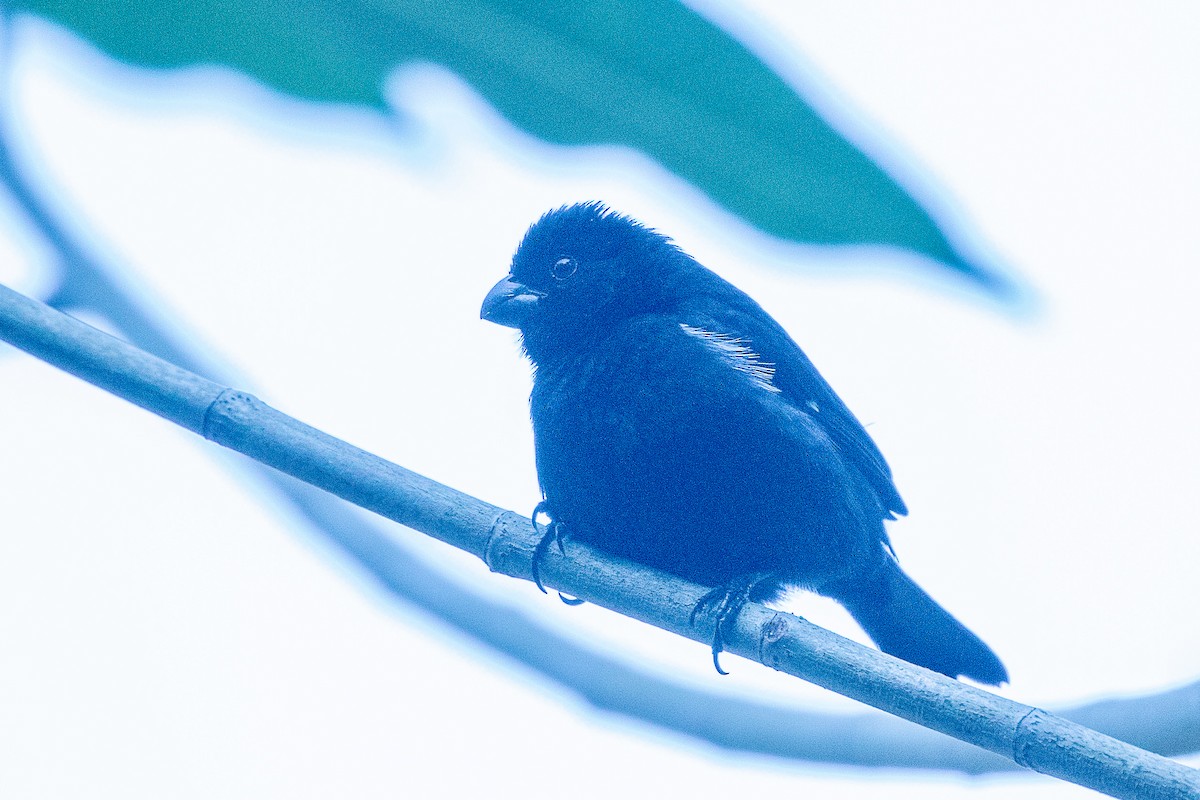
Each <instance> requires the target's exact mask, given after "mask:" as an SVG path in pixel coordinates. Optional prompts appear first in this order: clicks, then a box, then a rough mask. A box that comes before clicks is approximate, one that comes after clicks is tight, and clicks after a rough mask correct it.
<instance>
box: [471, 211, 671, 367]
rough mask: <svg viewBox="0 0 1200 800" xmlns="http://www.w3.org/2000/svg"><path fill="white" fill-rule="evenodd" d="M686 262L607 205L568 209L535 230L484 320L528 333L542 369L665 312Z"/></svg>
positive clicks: (487, 302)
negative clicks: (548, 356) (619, 327)
mask: <svg viewBox="0 0 1200 800" xmlns="http://www.w3.org/2000/svg"><path fill="white" fill-rule="evenodd" d="M681 260H687V261H690V259H688V258H687V256H685V255H683V253H682V252H680V250H679V249H678V248H677V247H675V245H674V244H672V243H671V241H670V240H669V239H668V238H667V237H666V236H663V235H662V234H660V233H658V232H656V231H654V230H653V229H651V228H648V227H646V226H644V225H642V224H641V223H639V222H637V221H635V220H633V219H630V218H629V217H626V216H622V215H621V214H617V213H616V212H614V211H611V210H609V209H608V208H607V207H606V206H604V205H603V204H602V203H594V202H593V203H581V204H578V205H573V206H563V207H562V208H558V209H555V210H554V211H549V212H547V213H546V214H544V215H543V216H542V218H541V219H539V220H538V221H537V222H535V223H534V224H533V225H532V226H530V228H529V231H528V232H527V233H526V234H525V238H524V239H523V240H522V241H521V244H520V246H519V247H518V248H517V252H516V254H515V255H514V256H513V260H512V267H511V269H510V270H509V274H508V275H506V276H505V277H504V279H503V280H501V281H500V282H499V283H497V284H496V285H495V286H493V287H492V290H491V291H490V292H488V295H487V297H486V298H485V299H484V301H483V308H482V309H481V310H480V316H481V317H482V318H483V319H485V320H488V321H490V322H495V323H497V324H498V325H505V326H507V327H510V328H518V329H520V331H521V335H522V340H523V342H524V345H525V350H526V352H527V353H528V354H529V356H530V358H531V359H532V360H533V361H534V363H539V362H540V361H541V360H542V358H541V357H542V355H543V354H544V353H547V352H549V351H551V350H553V351H554V352H558V353H562V352H564V351H567V350H570V349H572V345H575V344H581V345H582V344H586V343H587V342H589V341H592V340H594V339H595V338H596V337H597V336H603V335H604V332H605V329H606V328H610V327H612V326H613V325H614V324H615V323H617V322H619V321H620V320H622V319H625V318H628V317H631V316H635V315H638V314H645V313H649V312H652V311H654V310H656V309H658V308H660V307H662V306H663V305H664V304H666V303H667V302H668V294H669V291H668V286H669V284H670V280H669V276H670V275H671V274H672V273H673V272H675V271H677V270H678V268H679V266H680V262H681Z"/></svg>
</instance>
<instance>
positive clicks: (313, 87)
mask: <svg viewBox="0 0 1200 800" xmlns="http://www.w3.org/2000/svg"><path fill="white" fill-rule="evenodd" d="M15 6H16V8H17V9H18V10H27V11H30V12H32V13H35V14H39V15H41V16H44V17H47V18H49V19H51V20H54V21H56V22H58V23H60V24H62V25H65V26H67V27H69V28H71V29H72V30H74V31H75V32H76V33H78V34H79V35H81V36H83V37H85V38H87V39H90V40H91V41H92V42H94V43H95V44H96V45H98V46H99V47H101V48H102V49H104V50H105V51H107V52H108V53H110V54H112V55H113V56H115V57H117V58H120V59H123V60H125V61H128V62H132V63H134V64H139V65H142V66H146V67H152V68H172V67H184V66H190V65H195V64H221V65H225V66H228V67H232V68H234V69H237V70H240V71H242V72H244V73H246V74H247V75H250V76H252V77H253V78H255V79H257V80H259V81H261V82H263V83H265V84H267V85H268V86H270V87H272V88H274V89H276V90H278V91H281V92H285V93H287V94H290V95H293V96H295V97H299V98H304V99H308V100H314V101H324V102H336V103H353V104H361V105H366V106H370V107H375V108H379V109H380V110H384V109H385V103H384V100H383V97H382V96H381V94H380V92H381V87H382V86H383V83H384V79H385V78H386V76H387V75H388V74H389V73H390V72H391V71H392V70H393V69H395V67H396V66H398V65H400V64H402V63H404V62H408V61H414V60H423V61H430V62H434V63H437V64H442V65H444V66H445V67H447V68H449V69H451V70H452V71H454V72H455V73H457V74H458V75H460V76H462V77H463V79H465V80H466V81H468V82H469V83H471V84H472V85H473V86H474V87H475V88H476V89H477V90H478V91H479V92H480V93H481V94H482V95H483V96H484V97H485V98H486V99H487V100H488V101H489V102H490V103H492V104H493V105H494V106H495V107H496V108H497V109H498V110H499V111H500V112H501V113H502V114H504V115H505V116H506V117H507V118H508V119H510V120H511V121H512V122H513V123H514V124H516V125H518V126H519V127H521V128H523V129H524V130H526V131H528V132H529V133H531V134H533V135H535V136H538V137H540V138H542V139H544V140H547V141H550V142H555V143H560V144H566V145H583V144H622V145H627V146H629V147H633V148H636V149H638V150H641V151H643V152H644V153H646V154H648V155H649V156H651V157H652V158H654V159H655V160H657V161H658V162H660V163H661V164H662V165H663V166H665V167H666V168H667V169H670V170H671V171H673V172H675V173H676V174H678V175H680V176H681V177H683V178H685V179H686V180H688V181H690V182H692V183H693V184H695V185H696V186H697V187H699V188H700V189H701V190H703V191H704V192H706V193H707V194H708V195H709V196H710V197H712V198H713V199H714V200H715V201H716V202H718V203H720V204H722V205H723V206H725V207H726V208H728V209H729V210H730V211H732V212H733V213H735V214H737V215H739V216H741V217H743V218H744V219H746V220H748V221H749V222H750V223H752V224H753V225H756V226H757V227H759V228H761V229H762V230H764V231H766V232H767V233H770V234H773V235H775V236H778V237H781V238H784V239H790V240H793V241H797V242H805V243H812V244H828V245H845V244H882V245H892V246H896V247H901V248H905V249H908V250H912V251H916V252H918V253H922V254H924V255H926V256H929V257H931V258H933V259H935V260H937V261H940V262H941V263H942V264H944V265H946V266H948V267H951V268H953V269H955V270H957V271H959V272H961V273H964V274H966V275H969V276H971V277H972V278H974V279H976V280H977V281H979V282H981V283H982V284H984V285H985V286H988V287H990V288H991V289H992V290H995V291H1002V290H1003V288H1004V285H1003V281H1002V279H1000V278H999V277H997V276H995V275H993V274H992V273H990V272H989V271H988V270H987V269H986V268H985V267H983V266H982V265H980V264H978V263H975V262H974V261H972V260H970V259H968V258H967V257H965V256H964V255H962V254H961V253H959V252H958V251H957V250H955V248H953V247H952V246H951V245H950V243H949V242H948V241H947V240H946V237H945V236H944V235H943V233H942V231H941V230H940V229H939V228H938V226H937V224H936V223H934V221H933V220H932V219H931V218H930V216H929V214H927V213H926V211H925V210H924V209H923V208H922V207H921V206H920V205H919V204H918V203H917V202H916V201H915V200H914V199H913V198H912V197H911V196H909V195H908V193H907V192H905V191H904V190H903V189H902V188H901V187H900V186H898V185H897V184H896V183H895V182H894V181H893V180H892V179H891V178H890V177H889V176H888V175H887V174H885V173H884V172H883V171H882V170H881V169H880V168H879V167H878V166H876V165H875V164H874V163H873V162H872V161H871V160H870V159H868V158H867V157H866V156H865V155H863V154H862V153H861V152H860V151H859V150H857V149H856V148H855V147H854V146H853V145H852V144H850V143H849V142H847V141H846V140H845V139H844V138H843V137H842V136H841V135H839V134H838V133H837V132H836V131H834V130H833V129H832V128H831V127H830V126H829V125H828V124H826V123H825V122H824V121H823V120H822V119H821V118H820V117H819V116H818V115H817V113H816V112H815V111H814V110H813V109H812V108H811V107H810V106H809V105H808V104H807V103H805V102H804V100H803V99H802V98H801V97H800V96H799V95H797V94H796V91H795V90H794V89H793V88H791V87H790V86H788V85H787V84H786V83H784V81H783V80H782V79H781V78H780V77H779V76H778V75H776V74H775V73H773V72H772V71H771V70H770V69H769V68H768V67H767V66H766V65H764V64H763V63H762V62H761V61H759V60H758V59H757V58H755V57H754V56H753V55H752V54H751V53H750V52H749V51H748V50H746V48H745V47H743V46H742V45H741V44H740V43H738V42H737V41H735V40H734V39H732V38H731V37H730V36H729V35H728V34H726V33H725V32H724V31H722V30H720V29H719V28H717V27H715V26H714V25H712V24H711V23H709V22H708V21H706V20H705V19H703V18H702V17H700V16H699V15H698V14H696V13H695V12H693V11H691V10H689V9H687V8H685V7H684V6H682V5H680V4H678V3H676V2H671V0H607V1H606V2H585V0H557V1H556V2H552V1H551V0H513V1H512V2H501V0H474V1H473V2H460V1H458V0H440V1H439V2H424V1H423V0H257V2H249V3H248V2H241V1H240V0H108V1H107V2H103V3H93V2H71V1H70V0H15Z"/></svg>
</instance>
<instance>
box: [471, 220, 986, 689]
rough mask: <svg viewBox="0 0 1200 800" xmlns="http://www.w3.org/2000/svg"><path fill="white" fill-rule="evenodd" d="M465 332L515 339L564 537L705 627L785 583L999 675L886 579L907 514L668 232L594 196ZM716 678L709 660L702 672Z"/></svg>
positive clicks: (920, 652)
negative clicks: (529, 369) (684, 606)
mask: <svg viewBox="0 0 1200 800" xmlns="http://www.w3.org/2000/svg"><path fill="white" fill-rule="evenodd" d="M480 315H481V316H482V318H483V319H485V320H489V321H491V322H495V323H498V324H500V325H505V326H508V327H512V328H518V329H519V330H520V332H521V340H522V344H523V346H524V349H525V353H526V354H527V355H528V357H529V359H530V360H531V361H532V362H533V364H534V367H535V370H534V382H533V393H532V395H531V396H530V414H531V417H532V419H533V430H534V438H535V447H536V461H537V472H538V479H539V483H540V484H541V488H542V492H543V494H544V496H545V501H544V507H545V509H546V511H547V513H548V514H549V515H550V517H551V518H552V519H553V520H554V522H555V524H556V525H560V526H562V528H563V529H565V531H566V533H567V535H568V536H569V537H570V539H571V540H578V541H582V542H586V543H588V544H590V545H592V546H594V547H596V548H597V549H599V550H603V551H605V552H608V553H611V554H612V555H615V556H619V557H622V558H625V559H628V560H631V561H635V562H638V563H640V564H645V565H648V566H651V567H655V568H658V569H660V570H663V571H665V572H669V573H672V574H674V575H677V576H679V577H681V578H685V579H688V580H691V581H694V582H696V583H700V584H702V585H705V586H710V587H715V589H714V591H713V592H712V593H710V594H709V595H708V596H706V598H705V599H703V600H702V601H701V603H700V604H699V605H698V606H697V610H698V611H701V610H705V609H706V607H713V608H715V610H716V612H717V613H719V614H720V616H719V617H718V623H717V625H716V629H717V638H716V640H714V643H713V652H714V660H715V656H716V653H717V652H719V650H720V646H721V642H720V636H721V628H722V624H723V623H724V622H725V621H726V620H727V619H728V618H729V617H730V616H731V615H732V614H736V613H737V610H738V609H740V607H741V605H742V604H743V603H744V602H746V601H747V600H754V601H770V600H773V599H777V598H778V597H779V596H780V595H782V593H783V592H784V591H785V590H786V589H788V588H792V587H800V588H804V589H808V590H811V591H814V592H817V593H818V594H822V595H825V596H827V597H831V598H833V599H834V600H836V601H838V602H839V603H841V604H842V605H844V606H845V607H846V609H847V610H848V611H849V612H850V613H851V614H852V615H853V616H854V618H855V619H856V620H857V621H858V623H859V624H860V625H861V626H862V627H863V629H864V630H865V631H866V632H867V634H868V635H869V636H870V637H871V639H872V640H874V641H875V643H876V644H877V645H879V647H880V649H882V650H883V651H884V652H887V653H891V654H892V655H894V656H897V657H899V658H903V659H905V660H907V661H910V662H912V663H914V664H919V665H921V666H924V667H927V668H929V669H931V670H935V671H937V672H941V673H944V674H946V675H949V676H951V677H957V676H959V675H965V676H966V677H969V678H972V679H974V680H976V681H979V682H981V683H987V684H999V683H1002V682H1004V681H1006V680H1008V675H1007V673H1006V671H1005V669H1004V666H1003V665H1002V664H1001V663H1000V660H999V659H998V658H997V657H996V655H995V654H994V653H993V652H992V651H991V650H990V649H989V648H988V646H987V645H985V644H984V643H983V642H982V641H980V639H979V638H978V637H976V636H975V634H973V633H971V632H970V631H969V630H967V628H965V627H964V626H963V625H962V624H961V623H960V622H959V621H958V620H956V619H955V618H954V617H952V616H951V615H950V614H949V613H948V612H947V611H946V610H945V609H943V608H942V607H941V606H939V605H938V604H937V603H936V602H934V600H933V599H932V598H931V597H929V595H928V594H926V593H925V592H924V591H923V590H922V589H921V588H920V587H919V586H917V584H916V583H914V582H913V581H912V579H911V578H909V577H908V575H906V574H905V573H904V571H903V570H901V568H900V565H899V564H898V563H897V561H896V556H895V554H894V553H893V551H892V547H891V543H890V542H889V541H888V536H887V533H886V531H885V530H884V525H883V522H884V520H886V519H894V518H895V517H896V515H898V514H904V513H906V508H905V505H904V501H903V500H901V499H900V495H899V494H898V493H897V491H896V487H895V485H894V484H893V482H892V474H891V470H890V469H889V468H888V465H887V462H885V461H884V459H883V456H882V455H881V454H880V452H879V450H878V449H877V448H876V446H875V443H874V442H873V441H871V437H870V436H868V435H867V432H866V431H865V430H864V429H863V427H862V425H861V424H860V423H859V422H858V420H857V419H855V417H854V415H853V414H851V413H850V410H849V409H847V408H846V406H845V405H844V404H843V403H842V401H841V400H840V399H839V398H838V396H837V395H836V394H834V392H833V389H831V388H830V386H829V384H827V383H826V382H825V380H824V379H823V378H822V377H821V375H820V374H819V373H818V372H817V370H816V368H815V367H814V366H813V365H812V362H810V361H809V360H808V358H807V357H806V356H805V355H804V353H803V352H801V350H800V348H799V347H798V346H797V345H796V344H795V342H793V341H792V339H791V338H790V337H789V336H788V334H787V333H786V332H785V331H784V330H783V328H782V327H780V325H779V323H777V322H776V321H775V320H774V319H772V318H771V316H770V315H768V314H767V313H766V312H765V311H763V309H762V308H760V307H759V306H758V304H757V303H755V302H754V301H753V300H751V299H750V298H749V297H748V296H747V295H745V294H744V293H742V292H741V291H739V290H738V289H736V288H734V287H733V286H732V285H730V284H729V283H727V282H726V281H724V280H722V279H721V278H719V277H718V276H717V275H716V274H714V273H713V272H710V271H709V270H708V269H706V268H705V267H703V266H701V265H700V264H699V263H698V262H696V261H695V260H694V259H693V258H691V257H690V256H688V255H687V254H686V253H684V252H683V251H682V250H681V249H679V247H677V246H676V245H675V244H674V243H673V242H672V241H671V240H670V239H668V238H667V237H666V236H663V235H662V234H659V233H658V232H656V231H654V230H653V229H651V228H648V227H646V226H644V225H642V224H640V223H638V222H636V221H635V220H633V219H630V218H629V217H626V216H622V215H620V214H617V213H615V212H613V211H611V210H609V209H608V208H607V207H605V206H604V205H603V204H600V203H584V204H580V205H573V206H564V207H562V208H559V209H557V210H554V211H550V212H549V213H547V214H545V215H544V216H543V217H542V218H541V219H540V220H538V221H537V222H536V223H534V225H533V226H532V227H530V228H529V231H528V232H527V233H526V234H525V238H524V239H523V240H522V242H521V244H520V246H519V247H518V249H517V252H516V254H515V255H514V256H513V260H512V269H511V272H510V274H509V275H508V276H507V277H505V278H504V279H503V280H501V281H500V282H499V283H497V284H496V285H495V287H493V288H492V290H491V292H489V293H488V295H487V298H486V299H485V300H484V302H483V308H482V311H481V314H480ZM718 669H720V666H719V665H718Z"/></svg>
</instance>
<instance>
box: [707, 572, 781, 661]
mask: <svg viewBox="0 0 1200 800" xmlns="http://www.w3.org/2000/svg"><path fill="white" fill-rule="evenodd" d="M773 579H774V576H773V575H770V574H766V573H762V574H754V575H750V576H741V577H738V578H734V579H733V580H731V581H729V582H727V583H725V584H722V585H721V586H717V587H715V588H713V589H710V590H708V591H707V592H705V593H704V594H703V595H702V596H701V597H700V599H699V600H697V601H696V605H694V606H692V613H691V615H690V616H689V617H688V625H690V626H692V627H695V626H696V617H698V616H699V615H701V614H704V613H707V612H708V611H709V609H712V615H713V616H714V617H715V618H716V624H715V625H714V626H713V638H712V659H713V667H715V668H716V670H717V674H718V675H728V674H729V673H728V672H726V671H725V670H724V669H722V668H721V658H720V656H721V653H722V652H724V651H725V629H726V626H727V625H728V624H729V623H731V622H732V621H733V620H734V619H736V618H737V615H738V612H740V611H741V610H742V608H743V607H744V606H745V605H746V603H749V602H750V601H751V599H752V598H753V597H754V592H755V590H756V589H758V588H759V586H761V585H762V584H764V583H767V582H768V581H771V580H773Z"/></svg>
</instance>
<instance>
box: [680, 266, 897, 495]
mask: <svg viewBox="0 0 1200 800" xmlns="http://www.w3.org/2000/svg"><path fill="white" fill-rule="evenodd" d="M722 283H723V282H722ZM680 324H681V325H685V326H687V328H691V329H692V332H693V335H697V336H707V337H708V339H709V341H711V342H713V343H714V346H717V345H718V344H721V343H723V344H724V347H725V348H726V350H727V352H728V354H729V358H730V360H731V365H732V364H736V363H739V362H740V363H741V364H742V367H741V369H743V370H744V371H747V372H748V373H752V374H756V375H757V376H758V377H759V379H760V380H761V381H763V382H764V383H765V384H766V385H767V386H769V387H770V388H771V389H772V390H774V391H777V392H779V393H780V394H781V396H782V397H783V398H784V399H785V400H787V401H789V402H790V403H791V404H793V405H794V406H795V407H796V408H798V409H800V410H802V411H804V412H805V413H806V414H808V415H809V416H811V417H813V418H814V419H815V420H816V421H817V422H818V424H819V425H820V426H821V428H822V430H824V431H825V432H826V434H828V436H829V438H830V439H831V440H832V441H833V442H834V444H835V445H836V446H837V448H838V450H839V451H840V452H841V453H842V454H843V456H844V457H845V458H846V460H847V462H848V463H849V464H851V465H852V466H853V467H854V468H855V469H856V470H858V472H859V473H860V474H862V476H863V477H864V478H866V480H867V482H868V483H869V484H870V486H871V487H872V488H873V489H874V490H875V493H876V494H877V495H878V498H879V502H880V506H881V507H882V508H883V509H885V510H886V512H887V515H888V516H889V517H890V518H894V517H895V515H900V514H906V513H908V509H907V507H906V506H905V504H904V500H902V499H901V497H900V493H899V492H898V491H897V490H896V486H895V484H894V483H893V481H892V471H891V469H890V468H889V467H888V464H887V461H885V460H884V458H883V454H882V453H880V452H879V448H878V447H876V446H875V442H874V441H872V440H871V437H870V435H869V434H868V433H867V431H866V429H865V428H863V426H862V423H860V422H859V421H858V419H856V418H855V416H854V414H853V413H851V411H850V409H849V408H847V407H846V404H845V403H843V402H842V399H841V398H840V397H838V396H837V394H836V393H835V392H834V391H833V388H832V387H830V385H829V384H828V383H826V381H825V379H824V378H822V377H821V374H820V373H819V372H817V368H816V367H814V366H813V364H812V362H811V361H809V360H808V356H806V355H805V354H804V352H803V351H802V350H801V349H800V347H799V346H798V345H797V344H796V343H795V342H794V341H792V338H791V337H790V336H788V334H787V332H786V331H785V330H784V329H783V328H782V327H781V326H780V325H779V323H777V322H776V321H775V320H774V319H772V318H771V316H770V315H769V314H767V312H765V311H763V310H762V308H761V307H759V305H758V304H757V303H755V302H754V301H753V300H751V299H750V298H749V297H748V296H746V295H745V294H743V293H742V292H740V291H739V290H737V289H735V288H734V287H732V286H730V285H728V284H725V285H724V286H719V287H717V291H715V292H713V293H709V294H706V295H704V296H703V297H694V298H692V299H691V300H690V301H689V302H688V303H687V304H686V305H685V307H684V308H682V309H681V323H680ZM687 328H685V331H686V330H687Z"/></svg>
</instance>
